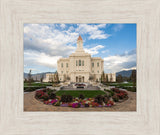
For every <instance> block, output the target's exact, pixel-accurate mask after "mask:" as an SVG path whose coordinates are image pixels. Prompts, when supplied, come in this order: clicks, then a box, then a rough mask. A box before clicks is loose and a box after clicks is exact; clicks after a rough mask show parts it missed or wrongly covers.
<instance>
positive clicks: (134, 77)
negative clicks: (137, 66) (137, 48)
mask: <svg viewBox="0 0 160 135" xmlns="http://www.w3.org/2000/svg"><path fill="white" fill-rule="evenodd" d="M130 78H131V81H132V82H133V86H136V70H132V74H131V77H130Z"/></svg>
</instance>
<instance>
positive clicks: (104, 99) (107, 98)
mask: <svg viewBox="0 0 160 135" xmlns="http://www.w3.org/2000/svg"><path fill="white" fill-rule="evenodd" d="M108 101H109V97H108V96H106V95H104V97H103V102H104V103H107V102H108Z"/></svg>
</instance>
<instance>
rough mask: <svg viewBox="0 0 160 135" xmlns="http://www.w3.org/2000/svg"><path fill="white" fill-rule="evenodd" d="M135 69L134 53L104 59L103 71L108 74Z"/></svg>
mask: <svg viewBox="0 0 160 135" xmlns="http://www.w3.org/2000/svg"><path fill="white" fill-rule="evenodd" d="M134 67H136V51H133V50H132V51H130V53H127V54H122V55H115V56H109V57H105V58H104V70H105V71H106V72H107V73H109V72H119V71H121V70H123V69H131V68H134Z"/></svg>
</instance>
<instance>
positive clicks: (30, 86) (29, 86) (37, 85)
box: [24, 82, 52, 92]
mask: <svg viewBox="0 0 160 135" xmlns="http://www.w3.org/2000/svg"><path fill="white" fill-rule="evenodd" d="M46 86H52V83H41V82H32V83H24V92H31V91H34V90H36V89H41V88H46Z"/></svg>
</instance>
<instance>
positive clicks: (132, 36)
mask: <svg viewBox="0 0 160 135" xmlns="http://www.w3.org/2000/svg"><path fill="white" fill-rule="evenodd" d="M79 34H80V35H81V37H82V38H83V46H84V50H85V51H86V52H88V53H90V54H91V55H92V57H102V58H103V59H104V71H105V72H106V73H113V72H119V71H121V70H130V69H136V24H24V72H27V73H28V72H29V70H30V69H32V73H41V72H54V71H56V70H57V60H58V59H59V58H62V57H68V56H69V55H70V54H71V53H72V52H74V51H75V49H76V46H77V44H76V43H77V38H78V36H79Z"/></svg>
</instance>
